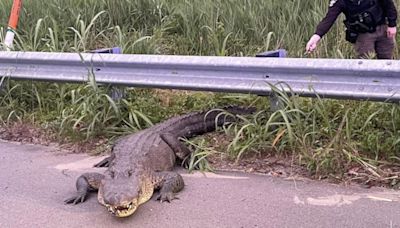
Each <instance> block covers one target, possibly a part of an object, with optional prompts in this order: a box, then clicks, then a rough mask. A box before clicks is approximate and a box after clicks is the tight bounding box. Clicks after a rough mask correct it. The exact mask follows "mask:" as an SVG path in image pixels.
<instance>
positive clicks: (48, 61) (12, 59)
mask: <svg viewBox="0 0 400 228" xmlns="http://www.w3.org/2000/svg"><path fill="white" fill-rule="evenodd" d="M91 73H93V75H94V76H95V80H96V81H97V82H98V83H104V84H111V85H124V86H132V87H151V88H168V89H183V90H199V91H216V92H234V93H249V94H258V95H268V94H270V93H271V87H270V86H269V84H272V85H276V84H279V83H282V82H284V83H285V84H287V85H288V86H289V87H290V89H291V90H292V91H293V92H295V93H296V94H298V95H300V96H306V97H314V96H316V94H318V95H319V96H320V97H323V98H344V99H356V100H373V101H392V102H393V101H394V102H398V101H400V61H395V60H349V59H310V58H302V59H300V58H257V57H214V56H175V55H128V54H121V55H109V54H101V53H54V52H52V53H46V52H0V77H1V76H3V77H9V78H10V79H15V80H38V81H49V82H75V83H76V82H77V83H81V82H86V81H88V78H89V75H91ZM284 89H288V90H289V88H284Z"/></svg>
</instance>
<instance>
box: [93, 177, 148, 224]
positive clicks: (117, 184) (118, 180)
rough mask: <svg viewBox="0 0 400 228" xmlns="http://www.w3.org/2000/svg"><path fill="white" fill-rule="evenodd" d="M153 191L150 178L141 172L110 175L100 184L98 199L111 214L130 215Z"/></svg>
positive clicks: (118, 215)
mask: <svg viewBox="0 0 400 228" xmlns="http://www.w3.org/2000/svg"><path fill="white" fill-rule="evenodd" d="M136 174H138V173H136ZM153 191H154V187H153V185H152V182H151V178H150V177H149V176H145V175H143V173H140V174H138V175H134V174H132V173H129V175H110V176H107V177H106V178H105V179H103V181H102V182H101V184H100V187H99V192H98V200H99V202H100V203H101V204H103V205H104V206H105V207H106V208H107V210H108V211H109V212H110V213H111V214H113V215H115V216H117V217H127V216H130V215H132V214H133V213H134V212H135V211H136V209H137V208H138V207H139V205H140V204H142V203H144V202H146V201H148V200H149V199H150V198H151V197H152V195H153Z"/></svg>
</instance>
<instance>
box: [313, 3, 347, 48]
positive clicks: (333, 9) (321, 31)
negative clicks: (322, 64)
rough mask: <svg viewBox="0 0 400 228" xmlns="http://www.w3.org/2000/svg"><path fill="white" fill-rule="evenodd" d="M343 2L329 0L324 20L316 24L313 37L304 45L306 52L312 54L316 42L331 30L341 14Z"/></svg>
mask: <svg viewBox="0 0 400 228" xmlns="http://www.w3.org/2000/svg"><path fill="white" fill-rule="evenodd" d="M343 9H344V2H343V0H331V1H330V3H329V9H328V12H327V13H326V15H325V17H324V19H322V21H321V22H320V23H319V24H318V26H317V29H316V31H315V33H314V35H313V36H312V37H311V38H310V40H309V41H308V43H307V45H306V51H307V52H312V51H314V49H315V48H316V47H317V45H318V42H319V41H320V40H321V38H322V37H323V36H324V35H325V34H326V33H327V32H328V31H329V29H331V27H332V25H333V24H334V23H335V21H336V19H337V18H338V16H339V14H341V13H342V12H343Z"/></svg>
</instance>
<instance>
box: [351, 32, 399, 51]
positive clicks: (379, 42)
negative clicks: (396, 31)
mask: <svg viewBox="0 0 400 228" xmlns="http://www.w3.org/2000/svg"><path fill="white" fill-rule="evenodd" d="M386 29H387V26H386V25H379V26H378V27H377V28H376V31H375V32H373V33H362V34H359V35H358V38H357V41H356V43H355V45H354V46H355V50H356V52H357V57H358V58H369V57H371V53H376V57H377V58H378V59H393V50H394V45H395V44H394V39H392V38H388V37H387V35H386Z"/></svg>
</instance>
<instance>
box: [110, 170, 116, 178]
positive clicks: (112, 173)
mask: <svg viewBox="0 0 400 228" xmlns="http://www.w3.org/2000/svg"><path fill="white" fill-rule="evenodd" d="M110 176H111V178H113V179H114V176H115V173H114V171H110Z"/></svg>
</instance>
